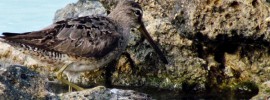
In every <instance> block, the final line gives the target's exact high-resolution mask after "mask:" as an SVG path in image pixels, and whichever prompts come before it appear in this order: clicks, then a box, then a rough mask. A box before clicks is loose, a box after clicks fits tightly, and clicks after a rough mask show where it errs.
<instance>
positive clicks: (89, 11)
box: [54, 0, 106, 22]
mask: <svg viewBox="0 0 270 100" xmlns="http://www.w3.org/2000/svg"><path fill="white" fill-rule="evenodd" d="M55 15H56V16H55V17H54V22H56V21H60V20H64V19H67V18H74V17H81V16H87V15H106V10H105V9H104V7H103V6H102V4H101V3H100V2H99V1H96V0H79V1H78V2H77V3H72V4H68V5H67V6H66V7H65V8H62V9H59V10H57V11H56V14H55Z"/></svg>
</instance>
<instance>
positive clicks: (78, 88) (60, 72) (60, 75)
mask: <svg viewBox="0 0 270 100" xmlns="http://www.w3.org/2000/svg"><path fill="white" fill-rule="evenodd" d="M67 67H68V65H64V66H63V67H61V69H60V70H59V71H57V72H56V76H57V79H58V80H60V81H61V82H63V83H65V84H67V85H68V86H69V92H71V91H72V88H75V89H76V90H77V91H81V90H84V89H83V88H82V87H79V86H78V85H76V84H73V83H70V82H69V81H67V80H65V79H63V77H62V74H63V72H64V70H65V69H66V68H67Z"/></svg>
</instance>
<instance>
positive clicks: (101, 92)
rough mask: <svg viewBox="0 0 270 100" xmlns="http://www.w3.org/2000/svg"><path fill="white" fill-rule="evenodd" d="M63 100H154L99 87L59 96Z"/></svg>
mask: <svg viewBox="0 0 270 100" xmlns="http://www.w3.org/2000/svg"><path fill="white" fill-rule="evenodd" d="M59 97H60V98H61V99H69V100H77V99H85V100H152V98H151V97H149V96H148V95H147V94H144V93H139V92H135V91H133V90H121V89H107V88H105V87H103V86H98V87H95V88H92V89H88V90H84V91H80V92H70V93H65V94H59Z"/></svg>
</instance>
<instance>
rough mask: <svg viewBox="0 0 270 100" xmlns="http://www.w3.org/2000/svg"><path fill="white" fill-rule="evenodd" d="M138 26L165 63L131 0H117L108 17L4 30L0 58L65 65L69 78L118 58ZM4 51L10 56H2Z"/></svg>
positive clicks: (138, 10) (138, 8) (67, 20)
mask: <svg viewBox="0 0 270 100" xmlns="http://www.w3.org/2000/svg"><path fill="white" fill-rule="evenodd" d="M138 26H139V28H140V29H141V31H143V32H144V33H142V34H143V35H144V36H146V39H148V40H149V39H150V40H149V42H150V43H151V44H152V46H153V47H154V49H155V50H156V51H157V52H158V54H159V55H161V58H162V60H163V61H164V60H165V61H164V62H165V63H167V60H166V58H165V57H164V56H163V54H160V53H161V50H160V49H159V48H158V47H157V46H156V45H155V44H154V42H153V40H152V39H151V37H150V36H149V34H148V33H147V31H146V29H145V27H144V25H143V22H142V8H141V7H140V6H139V4H138V3H135V2H133V1H131V0H123V1H120V3H119V4H118V5H117V6H116V8H115V9H114V10H113V11H112V12H111V14H109V15H108V16H107V17H104V16H85V17H78V18H72V19H66V20H63V21H58V22H56V23H54V24H52V25H50V26H49V27H46V28H44V29H42V30H40V31H33V32H26V33H22V34H17V33H3V35H4V36H3V37H1V38H2V40H1V41H2V42H4V43H0V45H4V46H5V47H3V48H2V49H0V59H1V60H3V59H6V58H9V59H13V60H14V59H17V62H21V63H20V64H24V65H32V63H33V62H36V63H35V64H42V65H44V66H52V67H62V66H64V65H68V66H69V67H68V68H67V69H66V70H65V71H66V72H67V75H68V78H69V79H70V80H71V81H72V80H75V79H74V78H76V77H75V76H76V75H75V76H74V75H69V74H70V73H79V72H82V71H88V70H93V69H97V68H99V67H103V66H105V65H106V64H108V63H109V62H111V61H112V60H115V59H117V58H119V56H120V55H121V53H122V52H123V51H124V49H125V48H126V46H127V43H128V40H129V34H130V29H131V28H138ZM5 43H8V44H9V45H8V44H5ZM8 48H13V49H12V50H11V49H10V50H9V49H8ZM17 49H20V50H17ZM3 54H8V56H10V57H6V58H5V57H4V56H3ZM13 54H20V56H21V58H14V57H15V56H13V57H11V56H12V55H13ZM27 59H28V60H29V59H31V60H29V61H27ZM18 60H19V61H18ZM14 61H15V62H16V60H14ZM72 78H73V79H72Z"/></svg>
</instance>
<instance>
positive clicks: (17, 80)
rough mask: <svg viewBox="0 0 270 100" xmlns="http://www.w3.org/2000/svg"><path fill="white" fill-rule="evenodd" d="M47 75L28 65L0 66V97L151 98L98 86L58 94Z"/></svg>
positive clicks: (148, 99)
mask: <svg viewBox="0 0 270 100" xmlns="http://www.w3.org/2000/svg"><path fill="white" fill-rule="evenodd" d="M48 82H49V81H48V80H47V78H46V77H44V76H42V75H40V74H38V73H37V72H35V71H31V70H29V69H28V68H27V67H23V66H18V65H11V66H1V67H0V99H6V100H7V99H8V100H14V99H23V100H29V99H31V100H32V99H50V100H60V99H69V100H75V99H88V100H89V99H91V100H92V99H95V100H104V99H106V100H141V99H144V100H151V99H152V98H151V97H150V96H149V95H147V94H144V93H139V92H136V91H133V90H122V89H109V88H105V87H103V86H98V87H94V88H90V89H85V90H83V91H76V92H69V93H60V94H57V93H55V92H53V91H52V90H53V89H54V88H59V87H56V86H53V85H48Z"/></svg>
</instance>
